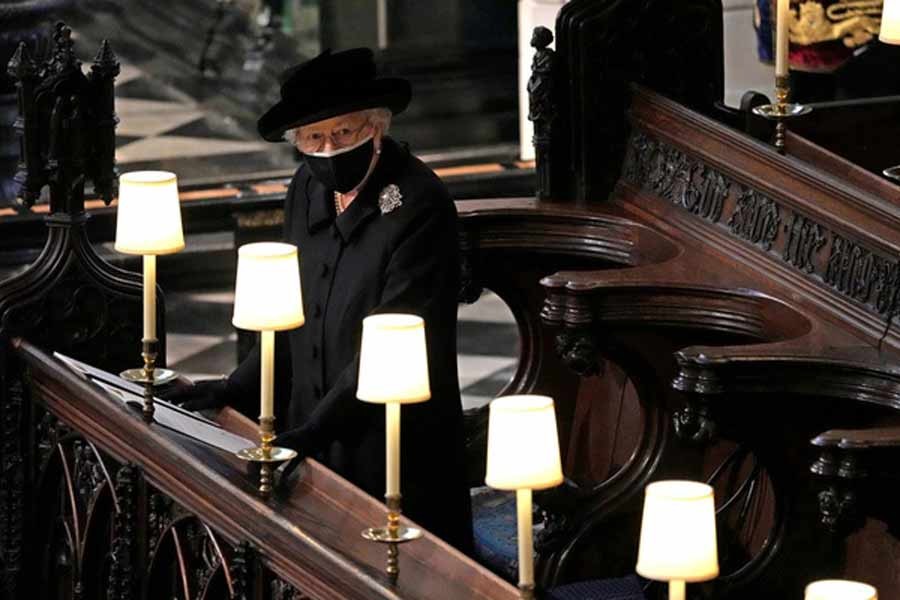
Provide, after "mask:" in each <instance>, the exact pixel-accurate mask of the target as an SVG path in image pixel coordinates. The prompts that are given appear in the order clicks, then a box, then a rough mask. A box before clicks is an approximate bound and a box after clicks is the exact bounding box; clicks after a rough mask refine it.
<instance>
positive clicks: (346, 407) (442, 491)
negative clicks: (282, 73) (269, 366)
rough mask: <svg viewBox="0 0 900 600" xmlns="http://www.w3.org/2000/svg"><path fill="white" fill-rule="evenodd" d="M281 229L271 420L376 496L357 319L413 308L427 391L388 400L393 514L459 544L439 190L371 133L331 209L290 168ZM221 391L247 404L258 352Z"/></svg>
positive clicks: (457, 458)
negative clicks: (411, 399) (372, 151)
mask: <svg viewBox="0 0 900 600" xmlns="http://www.w3.org/2000/svg"><path fill="white" fill-rule="evenodd" d="M391 184H393V185H396V186H397V188H398V189H399V191H400V194H401V196H402V198H401V201H402V205H400V206H399V207H397V208H395V209H394V210H392V211H390V212H386V213H382V211H381V210H380V208H379V196H380V195H381V194H382V191H383V190H384V188H386V187H387V186H389V185H391ZM284 239H285V241H287V242H289V243H291V244H295V245H296V246H297V247H298V248H299V256H300V275H301V285H302V290H303V308H304V312H305V315H306V324H305V325H304V326H303V327H300V328H298V329H294V330H292V331H288V332H285V333H284V334H278V335H277V336H276V342H275V356H276V373H275V382H276V384H275V387H276V389H275V404H276V406H275V415H276V429H277V430H279V431H288V432H289V434H292V435H291V437H294V438H295V439H299V446H300V448H299V449H300V450H301V451H302V452H304V453H305V454H307V455H310V456H314V457H316V458H318V459H320V460H322V461H323V462H324V463H325V464H326V465H328V466H329V467H330V468H332V469H333V470H335V471H336V472H338V473H339V474H341V475H343V476H344V477H346V478H347V479H349V480H350V481H352V482H353V483H354V484H356V485H357V486H359V487H360V488H362V489H363V490H365V491H366V492H368V493H369V494H371V495H372V496H375V497H376V498H382V497H383V496H384V485H385V482H384V406H382V405H375V404H369V403H365V402H362V401H360V400H358V399H357V398H356V383H357V370H358V358H359V345H360V335H361V331H362V320H363V318H364V317H366V316H368V315H370V314H374V313H384V312H403V313H412V314H417V315H419V316H421V317H422V318H423V319H424V320H425V331H426V340H427V345H428V360H429V377H430V383H431V400H429V401H428V402H425V403H422V404H413V405H406V406H403V407H402V409H401V415H402V416H401V492H402V494H403V511H404V513H405V514H407V515H409V517H410V518H411V519H413V520H414V521H416V522H418V523H419V524H421V525H423V526H424V527H425V528H427V529H428V530H430V531H432V532H433V533H435V534H437V535H439V536H440V537H442V538H444V539H445V540H447V541H449V542H450V543H452V544H454V545H456V546H457V547H460V548H461V549H463V550H467V549H468V548H469V544H470V541H471V508H470V503H469V492H468V489H467V488H466V484H465V474H464V460H463V430H462V407H461V403H460V397H459V381H458V376H457V371H456V310H457V290H458V286H459V246H458V239H457V216H456V209H455V207H454V205H453V202H452V201H451V199H450V197H449V195H448V193H447V189H446V188H445V187H444V185H443V183H442V182H441V181H440V179H438V177H437V176H436V175H435V174H434V173H433V172H432V171H431V170H430V169H429V168H428V167H427V166H426V165H425V164H424V163H422V162H421V161H420V160H418V159H417V158H415V157H413V156H412V155H410V154H409V152H407V151H406V150H405V148H403V147H401V146H399V145H398V144H397V143H395V142H393V141H392V140H390V139H389V138H385V139H384V143H383V148H382V154H381V157H380V158H379V161H378V163H377V165H376V168H375V170H374V172H373V173H372V176H371V177H370V179H369V181H368V182H367V183H366V185H365V187H364V188H363V189H362V190H361V191H360V193H359V195H358V196H357V198H356V199H355V200H354V201H353V202H352V203H351V204H350V206H349V207H348V208H347V209H346V210H345V211H344V212H343V213H342V214H341V215H340V216H338V217H337V218H336V219H335V208H334V193H333V191H332V190H329V189H325V187H324V186H323V185H322V184H320V183H319V182H318V180H316V179H315V178H313V177H312V176H311V175H310V173H309V170H308V169H307V168H306V167H305V166H301V167H300V168H299V169H298V170H297V172H296V174H295V175H294V178H293V180H292V181H291V185H290V187H289V189H288V193H287V199H286V201H285V230H284ZM227 388H228V394H227V395H228V397H229V399H230V403H231V404H235V405H237V406H238V407H239V408H241V409H242V410H243V411H244V412H245V413H247V414H249V415H257V414H258V411H259V408H258V398H259V354H258V350H257V351H254V353H253V354H251V355H250V356H249V357H248V358H247V359H246V360H245V361H244V362H242V363H241V365H240V366H239V367H238V368H237V370H236V371H235V372H234V373H233V374H232V375H231V377H230V378H229V382H228V386H227ZM248 400H249V401H250V402H249V403H248ZM253 401H256V404H254V403H253Z"/></svg>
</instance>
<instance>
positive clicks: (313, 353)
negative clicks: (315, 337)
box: [312, 345, 319, 359]
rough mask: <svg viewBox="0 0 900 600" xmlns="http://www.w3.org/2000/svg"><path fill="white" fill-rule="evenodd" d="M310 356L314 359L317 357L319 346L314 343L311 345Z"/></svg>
mask: <svg viewBox="0 0 900 600" xmlns="http://www.w3.org/2000/svg"><path fill="white" fill-rule="evenodd" d="M312 357H313V358H314V359H315V358H319V347H318V346H316V345H313V347H312Z"/></svg>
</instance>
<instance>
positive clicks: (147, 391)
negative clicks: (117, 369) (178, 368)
mask: <svg viewBox="0 0 900 600" xmlns="http://www.w3.org/2000/svg"><path fill="white" fill-rule="evenodd" d="M158 343H159V340H157V339H156V338H144V339H143V340H141V346H142V352H141V356H143V357H144V367H143V368H141V369H126V370H125V371H122V372H121V373H119V377H121V378H122V379H124V380H125V381H130V382H132V383H140V384H142V385H143V386H144V411H143V412H144V420H145V421H147V422H148V423H152V422H153V412H154V411H155V408H154V407H153V387H154V386H157V385H162V384H164V383H168V382H170V381H172V380H173V379H175V378H176V377H178V373H176V372H175V371H173V370H171V369H157V368H156V356H157V352H156V345H157V344H158Z"/></svg>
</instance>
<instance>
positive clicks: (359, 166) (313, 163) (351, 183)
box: [303, 138, 375, 194]
mask: <svg viewBox="0 0 900 600" xmlns="http://www.w3.org/2000/svg"><path fill="white" fill-rule="evenodd" d="M374 152H375V143H374V141H373V138H369V139H368V141H366V142H363V143H362V144H360V145H359V146H357V147H356V148H353V149H352V150H347V151H346V152H341V153H340V154H334V155H332V156H316V155H314V154H304V155H303V160H304V161H306V164H307V166H309V170H310V171H312V174H313V176H314V177H315V178H316V179H318V180H319V181H320V182H321V183H322V184H323V185H324V186H325V187H327V188H328V189H330V190H335V191H338V192H340V193H342V194H345V193H347V192H349V191H350V190H352V189H353V188H355V187H356V186H358V185H359V184H360V182H362V180H363V177H365V176H366V173H367V172H368V171H369V165H370V164H372V155H373V153H374Z"/></svg>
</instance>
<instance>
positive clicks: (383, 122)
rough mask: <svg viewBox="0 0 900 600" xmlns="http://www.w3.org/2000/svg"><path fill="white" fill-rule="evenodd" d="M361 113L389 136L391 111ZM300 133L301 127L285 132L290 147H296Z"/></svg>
mask: <svg viewBox="0 0 900 600" xmlns="http://www.w3.org/2000/svg"><path fill="white" fill-rule="evenodd" d="M359 112H362V113H365V115H366V118H368V119H369V123H371V124H372V125H375V126H376V127H378V128H380V129H381V134H382V135H387V132H388V130H389V129H390V128H391V118H392V117H393V113H392V112H391V109H389V108H384V107H379V108H367V109H365V110H362V111H359ZM299 132H300V127H294V128H292V129H288V130H287V131H285V132H284V135H283V136H282V137H284V140H285V141H286V142H288V143H289V144H290V145H292V146H295V145H297V134H298V133H299Z"/></svg>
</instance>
